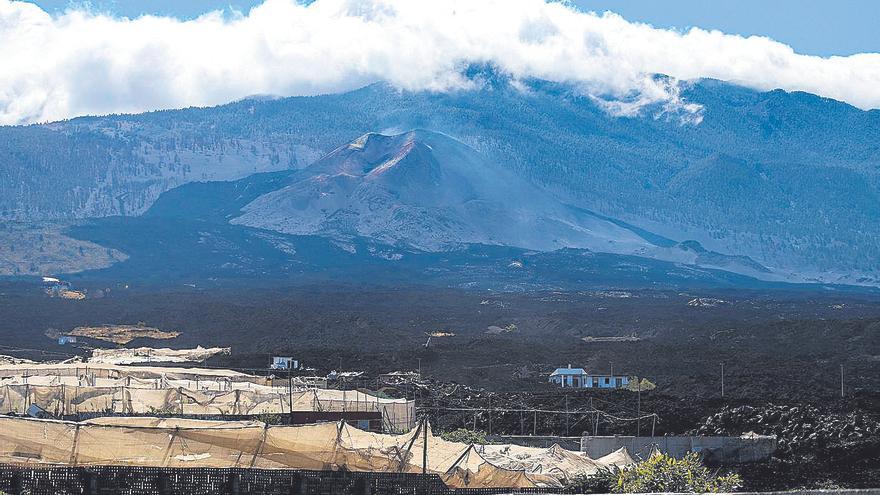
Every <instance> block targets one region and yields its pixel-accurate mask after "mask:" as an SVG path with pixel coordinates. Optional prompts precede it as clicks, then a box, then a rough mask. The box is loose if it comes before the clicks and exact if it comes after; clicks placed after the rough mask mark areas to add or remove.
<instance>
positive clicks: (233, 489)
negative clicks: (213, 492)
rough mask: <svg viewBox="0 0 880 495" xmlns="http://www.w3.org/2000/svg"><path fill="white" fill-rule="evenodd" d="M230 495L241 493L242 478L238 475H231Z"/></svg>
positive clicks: (233, 473)
mask: <svg viewBox="0 0 880 495" xmlns="http://www.w3.org/2000/svg"><path fill="white" fill-rule="evenodd" d="M229 493H230V494H231V495H239V494H240V493H241V476H240V475H239V474H238V473H235V472H232V473H229Z"/></svg>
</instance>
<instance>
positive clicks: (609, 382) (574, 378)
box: [550, 364, 629, 388]
mask: <svg viewBox="0 0 880 495" xmlns="http://www.w3.org/2000/svg"><path fill="white" fill-rule="evenodd" d="M550 383H555V384H557V385H559V386H560V387H563V388H567V387H573V388H623V387H626V386H627V385H629V377H628V376H623V375H598V374H593V373H587V371H586V370H585V369H583V368H572V367H571V365H570V364H569V365H568V367H567V368H556V370H555V371H554V372H553V373H550Z"/></svg>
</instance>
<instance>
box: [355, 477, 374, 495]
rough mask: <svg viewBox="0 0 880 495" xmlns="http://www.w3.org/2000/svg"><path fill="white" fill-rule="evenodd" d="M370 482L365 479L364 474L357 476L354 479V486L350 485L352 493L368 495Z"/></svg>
mask: <svg viewBox="0 0 880 495" xmlns="http://www.w3.org/2000/svg"><path fill="white" fill-rule="evenodd" d="M370 488H372V487H371V486H370V482H369V481H368V480H367V478H366V476H358V477H357V478H356V479H355V480H354V486H353V487H352V492H353V495H370V491H371V490H370Z"/></svg>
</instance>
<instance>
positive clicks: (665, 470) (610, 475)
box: [564, 452, 742, 493]
mask: <svg viewBox="0 0 880 495" xmlns="http://www.w3.org/2000/svg"><path fill="white" fill-rule="evenodd" d="M741 485H742V480H741V479H740V477H739V475H736V474H727V475H718V474H717V473H713V472H712V471H710V470H709V469H708V468H707V467H705V466H703V463H702V461H701V460H700V456H699V455H697V454H695V453H693V452H689V453H688V454H687V455H685V456H684V458H682V459H676V458H674V457H671V456H668V455H666V454H660V453H655V454H654V455H652V456H651V457H650V458H649V459H648V460H646V461H644V462H640V463H638V464H636V465H634V466H630V467H626V468H623V469H620V468H617V467H616V466H612V467H610V468H604V469H600V470H599V471H598V472H596V473H593V474H580V475H576V476H573V477H571V478H569V479H568V480H567V482H566V483H565V486H564V487H565V490H566V491H567V492H570V493H651V492H680V493H706V492H711V493H718V492H732V491H735V490H736V489H737V488H739V487H740V486H741Z"/></svg>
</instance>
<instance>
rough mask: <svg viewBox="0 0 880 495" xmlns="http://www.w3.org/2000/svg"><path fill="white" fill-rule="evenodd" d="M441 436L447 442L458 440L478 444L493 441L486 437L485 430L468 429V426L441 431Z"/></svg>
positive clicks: (486, 443)
mask: <svg viewBox="0 0 880 495" xmlns="http://www.w3.org/2000/svg"><path fill="white" fill-rule="evenodd" d="M440 438H442V439H443V440H446V441H447V442H458V443H467V444H471V443H473V444H477V445H488V444H490V443H492V442H490V441H489V440H487V439H486V432H485V431H474V430H468V429H466V428H459V429H457V430H453V431H447V432H446V433H441V434H440Z"/></svg>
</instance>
